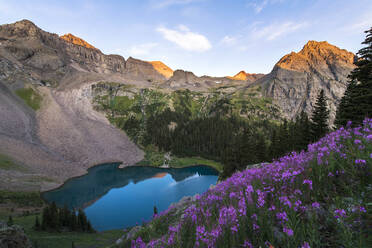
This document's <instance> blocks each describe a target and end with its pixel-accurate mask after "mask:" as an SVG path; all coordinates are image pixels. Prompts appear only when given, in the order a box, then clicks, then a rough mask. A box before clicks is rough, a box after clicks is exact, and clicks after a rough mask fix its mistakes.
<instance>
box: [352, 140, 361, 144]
mask: <svg viewBox="0 0 372 248" xmlns="http://www.w3.org/2000/svg"><path fill="white" fill-rule="evenodd" d="M354 144H356V145H358V144H362V141H361V140H359V139H356V140H354Z"/></svg>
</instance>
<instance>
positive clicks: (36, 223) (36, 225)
mask: <svg viewBox="0 0 372 248" xmlns="http://www.w3.org/2000/svg"><path fill="white" fill-rule="evenodd" d="M40 228H41V226H40V222H39V216H37V215H36V217H35V225H34V229H35V230H36V231H39V230H40Z"/></svg>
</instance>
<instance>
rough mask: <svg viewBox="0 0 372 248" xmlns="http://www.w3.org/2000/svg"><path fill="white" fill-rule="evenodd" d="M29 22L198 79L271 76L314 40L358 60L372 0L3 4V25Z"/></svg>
mask: <svg viewBox="0 0 372 248" xmlns="http://www.w3.org/2000/svg"><path fill="white" fill-rule="evenodd" d="M22 19H28V20H31V21H32V22H34V23H35V24H36V25H37V26H39V27H40V28H42V29H43V30H45V31H48V32H51V33H57V34H58V35H63V34H65V33H72V34H74V35H76V36H78V37H80V38H82V39H84V40H86V41H87V42H89V43H90V44H92V45H93V46H95V47H97V48H99V49H100V50H101V51H102V52H104V53H106V54H120V55H122V56H124V58H126V59H127V58H128V57H129V56H132V57H134V58H138V59H142V60H148V61H153V60H160V61H162V62H164V63H165V64H166V65H168V66H169V67H171V68H172V69H174V70H175V69H183V70H188V71H192V72H194V73H195V74H196V75H198V76H201V75H211V76H227V75H234V74H236V73H238V72H239V71H241V70H245V71H246V72H249V73H268V72H270V71H271V70H272V68H273V66H274V65H275V63H276V62H277V61H278V60H279V59H280V58H281V57H282V56H284V55H285V54H287V53H290V52H291V51H295V52H298V51H299V50H301V48H302V47H303V46H304V45H305V44H306V42H307V41H308V40H317V41H324V40H325V41H328V42H329V43H331V44H333V45H336V46H338V47H340V48H343V49H347V50H349V51H351V52H354V53H356V52H357V51H358V50H359V49H360V48H361V47H362V45H361V44H360V43H361V42H362V41H363V40H364V38H365V34H364V33H363V31H365V30H367V29H368V28H369V27H371V26H372V2H371V0H352V1H351V0H121V1H120V0H105V1H104V0H96V1H88V0H85V1H84V0H83V1H79V0H64V1H55V0H48V1H41V0H32V1H29V0H0V24H6V23H13V22H15V21H19V20H22Z"/></svg>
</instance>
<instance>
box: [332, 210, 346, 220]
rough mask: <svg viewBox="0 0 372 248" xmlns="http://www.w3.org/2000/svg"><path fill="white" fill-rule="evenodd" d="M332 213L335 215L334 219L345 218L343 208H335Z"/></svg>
mask: <svg viewBox="0 0 372 248" xmlns="http://www.w3.org/2000/svg"><path fill="white" fill-rule="evenodd" d="M334 215H335V218H336V219H339V218H345V217H346V211H345V210H344V209H336V210H335V211H334Z"/></svg>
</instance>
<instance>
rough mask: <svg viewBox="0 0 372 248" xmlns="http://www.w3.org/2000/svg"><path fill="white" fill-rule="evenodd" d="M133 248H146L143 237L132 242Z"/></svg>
mask: <svg viewBox="0 0 372 248" xmlns="http://www.w3.org/2000/svg"><path fill="white" fill-rule="evenodd" d="M131 247H132V248H145V247H146V244H145V243H144V242H143V241H142V239H141V237H138V238H137V239H136V240H132V244H131Z"/></svg>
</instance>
